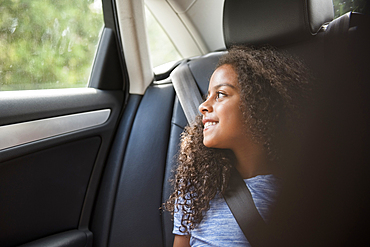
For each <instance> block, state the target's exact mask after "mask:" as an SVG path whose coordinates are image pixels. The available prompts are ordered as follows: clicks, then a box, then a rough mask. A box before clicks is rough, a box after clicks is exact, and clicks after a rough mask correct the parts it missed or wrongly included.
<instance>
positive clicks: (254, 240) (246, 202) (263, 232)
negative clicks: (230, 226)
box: [223, 167, 273, 247]
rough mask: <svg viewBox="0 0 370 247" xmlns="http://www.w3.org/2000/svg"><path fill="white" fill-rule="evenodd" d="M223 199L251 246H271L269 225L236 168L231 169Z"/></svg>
mask: <svg viewBox="0 0 370 247" xmlns="http://www.w3.org/2000/svg"><path fill="white" fill-rule="evenodd" d="M223 197H224V199H225V201H226V203H227V205H228V206H229V208H230V211H231V213H232V214H233V215H234V218H235V220H236V222H237V223H238V225H239V227H240V229H241V230H242V231H243V233H244V236H245V237H246V238H247V239H248V242H249V243H250V244H251V246H253V247H258V246H270V244H269V243H272V242H273V241H272V239H271V235H270V234H269V233H268V228H267V224H266V223H265V221H264V220H263V219H262V217H261V215H260V214H259V212H258V210H257V208H256V205H255V204H254V202H253V198H252V194H251V192H250V191H249V189H248V187H247V185H246V184H245V182H244V180H243V179H242V177H241V176H240V174H239V172H238V171H237V170H236V168H235V167H233V168H232V169H231V173H230V178H229V184H228V186H227V188H226V190H225V192H224V194H223Z"/></svg>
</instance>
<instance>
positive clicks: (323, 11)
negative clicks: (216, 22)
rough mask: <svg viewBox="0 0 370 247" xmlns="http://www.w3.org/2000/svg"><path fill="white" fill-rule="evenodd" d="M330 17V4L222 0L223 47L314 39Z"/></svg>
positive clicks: (326, 1)
mask: <svg viewBox="0 0 370 247" xmlns="http://www.w3.org/2000/svg"><path fill="white" fill-rule="evenodd" d="M333 17H334V9H333V3H332V0H225V3H224V16H223V18H224V19H223V29H224V38H225V44H226V46H227V47H230V46H231V45H238V44H250V45H262V44H270V45H273V46H282V45H287V44H291V43H295V42H298V41H301V40H305V39H308V38H310V37H311V36H312V35H315V34H316V33H317V32H318V31H319V30H320V28H321V26H322V25H323V24H325V23H327V22H330V21H331V20H333Z"/></svg>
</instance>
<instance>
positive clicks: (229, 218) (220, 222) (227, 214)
mask: <svg viewBox="0 0 370 247" xmlns="http://www.w3.org/2000/svg"><path fill="white" fill-rule="evenodd" d="M244 181H245V183H246V185H247V186H248V189H249V190H250V192H251V194H252V198H253V201H254V204H255V205H256V207H257V210H258V212H259V213H260V215H261V216H262V218H263V219H264V220H265V221H266V220H268V216H269V212H270V209H271V206H272V205H273V204H274V202H275V200H276V196H277V191H278V190H279V184H280V182H279V179H278V178H276V177H275V176H273V175H259V176H256V177H253V178H249V179H244ZM181 216H182V214H181V212H177V211H175V216H174V228H173V232H172V233H173V234H176V235H184V233H182V232H180V230H179V227H180V226H181ZM190 235H191V237H190V246H250V245H249V243H248V240H247V239H246V238H245V236H244V234H243V232H242V230H241V229H240V227H239V225H238V223H237V222H236V220H235V218H234V216H233V215H232V213H231V211H230V209H229V207H228V206H227V204H226V202H225V200H224V199H223V198H222V197H220V196H216V197H215V198H214V199H213V200H212V201H211V202H210V209H209V210H208V211H207V212H206V214H205V216H204V218H203V220H202V222H201V223H200V224H199V225H198V226H196V227H195V229H194V230H192V231H190Z"/></svg>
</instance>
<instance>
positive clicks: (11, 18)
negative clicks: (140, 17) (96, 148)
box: [0, 0, 103, 90]
mask: <svg viewBox="0 0 370 247" xmlns="http://www.w3.org/2000/svg"><path fill="white" fill-rule="evenodd" d="M102 26H103V15H102V10H101V2H100V0H95V1H94V0H32V1H29V0H0V50H1V52H0V90H20V89H39V88H64V87H84V86H86V84H87V81H88V78H89V75H90V70H91V65H92V62H93V59H94V55H95V52H96V49H97V44H98V41H99V37H100V32H101V29H102Z"/></svg>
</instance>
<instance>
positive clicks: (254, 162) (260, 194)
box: [165, 47, 307, 247]
mask: <svg viewBox="0 0 370 247" xmlns="http://www.w3.org/2000/svg"><path fill="white" fill-rule="evenodd" d="M306 74H307V73H306V71H305V69H304V67H303V66H302V64H301V63H300V62H299V61H297V60H295V59H293V58H292V57H290V56H288V55H285V54H282V53H278V52H277V51H275V50H274V49H272V48H268V47H265V48H260V49H252V48H247V47H233V48H231V49H230V50H229V52H228V53H227V54H226V55H224V56H223V57H222V58H221V59H220V61H219V64H218V66H217V69H216V70H215V72H214V73H213V75H212V77H211V80H210V84H209V89H208V95H207V97H206V100H205V101H204V102H203V103H202V104H201V105H200V106H199V111H200V112H201V113H202V116H199V117H197V118H196V120H195V124H194V125H192V126H189V127H186V128H185V130H184V133H183V134H182V137H181V146H180V152H179V155H178V164H179V165H178V168H177V170H176V176H175V179H174V186H175V191H174V192H173V194H172V195H171V196H170V198H169V199H168V201H167V202H166V204H165V206H166V209H167V210H170V211H171V212H173V213H174V229H173V233H174V234H176V236H175V240H174V246H176V247H178V246H200V245H207V246H230V245H232V246H246V245H247V246H248V240H247V239H246V238H245V236H244V235H243V233H242V231H241V229H240V228H239V226H238V224H237V222H236V221H235V219H234V217H233V215H232V213H231V211H230V210H229V208H228V206H227V204H226V202H225V200H224V199H223V197H222V194H223V192H224V191H225V188H226V187H227V183H228V178H229V173H230V169H231V167H232V166H234V167H235V168H236V169H237V170H238V172H239V173H240V175H241V176H242V177H243V179H244V181H245V183H246V185H247V187H248V189H249V190H250V191H251V194H252V198H253V201H254V203H255V205H256V207H257V209H258V212H259V213H260V214H261V216H262V218H263V219H264V220H265V221H266V220H268V216H269V212H270V209H271V206H272V205H273V203H274V201H275V199H276V195H277V192H278V189H279V179H278V178H277V177H276V168H277V167H276V166H277V165H276V164H277V161H278V149H277V142H276V141H277V136H278V134H279V133H281V132H282V131H283V130H284V128H286V127H287V126H288V123H289V120H290V117H291V116H292V115H296V114H298V112H297V107H296V103H295V102H296V100H297V99H298V98H299V97H301V95H302V93H303V92H304V88H305V86H306V85H307V79H306V76H305V75H306Z"/></svg>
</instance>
